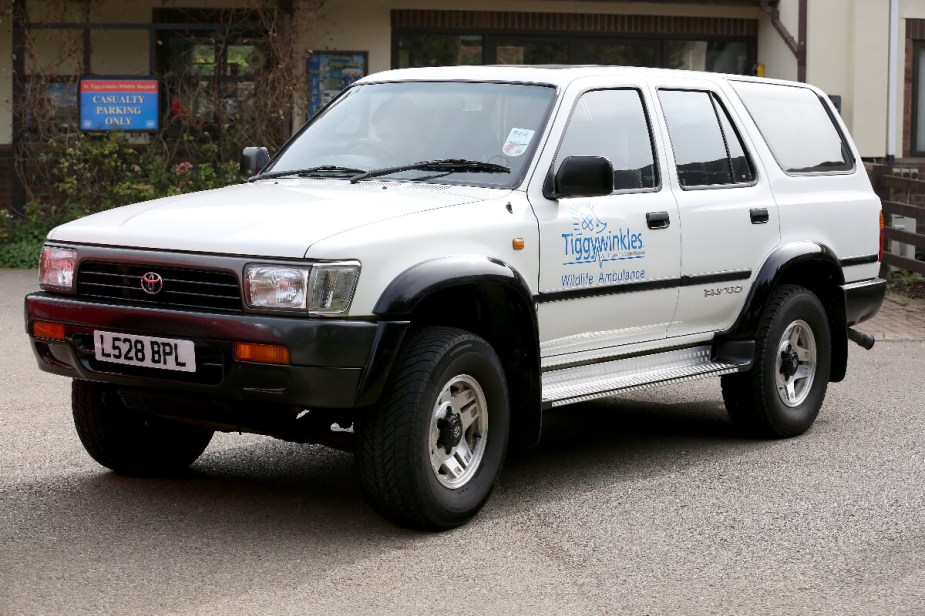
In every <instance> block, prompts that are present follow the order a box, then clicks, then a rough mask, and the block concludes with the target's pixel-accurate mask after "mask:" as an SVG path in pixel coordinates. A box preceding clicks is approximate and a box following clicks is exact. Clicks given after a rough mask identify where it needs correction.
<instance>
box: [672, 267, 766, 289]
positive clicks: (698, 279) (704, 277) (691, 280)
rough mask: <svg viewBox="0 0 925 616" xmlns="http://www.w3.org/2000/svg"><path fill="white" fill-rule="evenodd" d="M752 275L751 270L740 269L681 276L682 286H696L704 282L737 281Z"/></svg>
mask: <svg viewBox="0 0 925 616" xmlns="http://www.w3.org/2000/svg"><path fill="white" fill-rule="evenodd" d="M751 277H752V273H751V271H750V270H738V271H734V272H721V273H719V274H695V275H693V276H681V286H682V287H696V286H699V285H703V284H716V283H719V282H735V281H737V280H748V279H749V278H751Z"/></svg>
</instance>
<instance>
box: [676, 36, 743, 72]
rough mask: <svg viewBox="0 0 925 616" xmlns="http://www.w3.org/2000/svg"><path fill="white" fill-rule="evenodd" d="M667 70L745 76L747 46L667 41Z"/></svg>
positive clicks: (725, 42)
mask: <svg viewBox="0 0 925 616" xmlns="http://www.w3.org/2000/svg"><path fill="white" fill-rule="evenodd" d="M666 66H667V67H668V68H681V69H686V70H689V71H711V72H715V73H733V74H736V75H745V74H747V73H748V72H749V71H750V69H751V67H750V66H748V46H747V45H746V44H745V43H744V42H742V41H669V42H668V62H667V65H666Z"/></svg>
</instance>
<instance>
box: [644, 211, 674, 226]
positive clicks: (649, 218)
mask: <svg viewBox="0 0 925 616" xmlns="http://www.w3.org/2000/svg"><path fill="white" fill-rule="evenodd" d="M646 224H647V225H649V228H650V229H667V228H668V225H670V224H671V219H670V218H669V217H668V212H649V213H647V214H646Z"/></svg>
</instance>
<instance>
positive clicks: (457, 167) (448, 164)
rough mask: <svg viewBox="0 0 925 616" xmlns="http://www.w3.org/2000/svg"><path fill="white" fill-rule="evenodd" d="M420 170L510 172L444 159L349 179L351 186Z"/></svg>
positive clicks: (497, 166)
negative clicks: (360, 182) (401, 172)
mask: <svg viewBox="0 0 925 616" xmlns="http://www.w3.org/2000/svg"><path fill="white" fill-rule="evenodd" d="M415 169H420V170H421V171H445V172H448V173H452V172H468V173H509V172H510V171H511V170H510V168H509V167H505V166H504V165H497V164H495V163H483V162H480V161H477V160H464V159H461V158H444V159H440V160H422V161H420V162H417V163H409V164H407V165H399V166H397V167H383V168H382V169H373V170H371V171H366V172H364V173H361V174H359V175H355V176H353V177H352V178H350V183H351V184H356V183H357V182H359V181H360V180H365V179H367V178H377V177H380V176H383V175H390V174H392V173H398V172H400V171H412V170H415Z"/></svg>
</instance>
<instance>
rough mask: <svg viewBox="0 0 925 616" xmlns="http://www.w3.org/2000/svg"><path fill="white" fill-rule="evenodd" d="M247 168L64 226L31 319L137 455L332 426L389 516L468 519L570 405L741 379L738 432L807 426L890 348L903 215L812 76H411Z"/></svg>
mask: <svg viewBox="0 0 925 616" xmlns="http://www.w3.org/2000/svg"><path fill="white" fill-rule="evenodd" d="M242 168H243V170H244V171H246V172H247V173H248V174H249V175H251V177H250V178H249V180H248V181H247V182H246V183H243V184H241V185H235V186H229V187H227V188H222V189H219V190H212V191H207V192H202V193H197V194H189V195H182V196H176V197H170V198H166V199H159V200H155V201H149V202H145V203H139V204H135V205H129V206H126V207H122V208H118V209H115V210H110V211H107V212H103V213H100V214H95V215H93V216H89V217H87V218H83V219H81V220H77V221H74V222H70V223H68V224H65V225H63V226H60V227H58V228H56V229H54V230H52V231H51V232H50V233H49V235H48V240H47V242H46V244H45V246H44V248H43V251H42V254H41V268H40V283H41V287H42V289H43V291H41V292H37V293H33V294H30V295H29V296H27V297H26V300H25V313H26V329H27V332H28V334H29V335H30V336H31V339H32V346H33V349H34V351H35V356H36V358H37V360H38V365H39V366H40V367H41V369H42V370H45V371H47V372H51V373H54V374H59V375H61V376H66V377H70V378H71V379H73V385H72V387H73V397H72V404H73V409H72V410H73V416H74V423H75V425H76V428H77V433H78V435H79V437H80V439H81V441H82V442H83V445H84V446H85V448H86V450H87V451H88V452H89V454H90V455H91V456H92V457H93V458H94V459H95V460H97V461H98V462H99V463H100V464H102V465H103V466H106V467H108V468H110V469H112V470H114V471H117V472H120V473H128V474H155V473H162V472H169V471H174V470H177V469H182V468H184V467H186V466H188V465H189V464H191V463H192V462H193V461H194V460H195V459H196V458H197V457H198V456H199V455H200V454H201V453H202V452H203V450H204V449H205V448H206V446H207V445H208V443H209V440H210V438H211V437H212V434H213V432H214V431H216V430H220V431H231V432H252V433H258V434H265V435H271V436H274V437H278V438H281V439H286V440H290V441H297V442H312V443H323V444H327V445H332V446H336V447H342V448H347V449H351V450H353V451H354V452H355V456H356V461H357V468H358V471H359V476H360V479H361V484H362V487H363V490H364V492H365V494H366V496H367V498H368V500H369V502H370V503H371V505H372V507H373V508H374V509H375V510H376V511H378V512H379V513H381V514H382V515H384V516H387V517H388V518H390V519H392V520H395V521H396V522H398V523H400V524H404V525H409V526H414V527H422V528H450V527H454V526H458V525H460V524H462V523H464V522H465V521H467V520H468V519H470V518H471V517H472V516H473V515H474V514H475V513H476V512H477V511H478V510H479V509H480V508H481V507H482V505H483V504H484V503H485V501H486V499H487V498H488V496H489V494H490V493H491V491H492V487H493V486H494V485H495V483H496V480H497V479H498V475H499V473H500V471H501V467H502V463H503V462H504V458H505V453H506V451H507V449H508V445H509V443H510V444H513V445H520V446H530V445H533V444H536V443H537V441H538V439H539V437H540V432H541V418H542V413H543V411H544V410H546V409H549V408H551V407H557V406H560V405H568V404H572V403H576V402H581V401H586V400H593V399H595V398H600V397H603V396H612V395H615V394H619V393H621V392H627V391H631V390H635V389H640V388H648V387H652V386H656V385H660V384H663V383H672V382H677V381H683V380H687V379H694V378H699V377H707V376H719V377H721V383H722V396H723V400H724V402H725V405H726V408H727V409H728V412H729V415H730V417H731V419H732V421H734V422H735V423H736V424H738V425H740V426H741V427H742V428H743V429H745V430H747V431H749V432H751V433H753V434H756V435H760V436H763V437H770V438H783V437H791V436H795V435H798V434H801V433H803V432H805V431H806V430H807V429H808V428H809V427H810V426H811V425H812V423H813V421H814V419H815V418H816V415H817V414H818V413H819V410H820V407H821V405H822V403H823V398H824V396H825V392H826V387H827V384H828V383H829V382H836V381H840V380H842V379H843V378H844V377H845V373H846V362H847V356H848V348H847V347H848V341H849V339H851V340H854V341H855V342H858V343H859V344H861V345H862V346H866V347H868V348H869V347H870V345H871V344H872V342H873V340H872V339H871V338H870V337H869V336H867V335H865V334H863V333H861V332H858V331H857V330H854V329H852V328H853V326H854V325H855V324H857V323H859V322H861V321H863V320H865V319H867V318H869V317H871V316H872V315H873V314H874V313H875V312H876V311H877V309H878V308H879V306H880V303H881V302H882V299H883V295H884V290H885V284H884V281H883V280H881V279H879V278H878V272H879V258H880V251H881V247H882V242H883V238H882V223H881V218H880V202H879V201H878V199H877V197H876V196H875V195H874V193H873V191H872V190H871V185H870V182H869V180H868V178H867V175H866V173H865V170H864V167H863V165H862V163H861V161H860V158H859V155H858V152H857V150H856V148H855V146H854V145H853V144H852V142H851V140H850V138H849V136H848V132H847V130H846V129H845V127H844V125H843V124H842V122H841V120H840V119H839V117H838V114H837V112H836V111H835V110H834V109H833V107H832V105H831V104H830V102H829V101H828V99H827V97H826V96H825V95H824V94H823V93H822V92H820V91H819V90H817V89H815V88H813V87H811V86H808V85H806V84H801V83H788V82H781V81H771V80H762V79H756V78H749V77H739V76H728V75H727V76H723V75H716V74H704V73H695V72H674V71H666V70H648V69H631V68H616V67H563V68H551V67H544V68H525V67H456V68H432V69H430V68H429V69H410V70H396V71H390V72H385V73H380V74H376V75H372V76H369V77H366V78H364V79H362V80H360V81H358V82H356V83H355V84H353V85H352V86H351V87H349V88H347V89H346V90H345V91H344V92H343V93H342V94H340V95H339V96H338V97H337V98H336V99H334V100H333V101H332V102H331V103H330V104H329V105H327V106H326V107H325V108H324V109H323V110H322V111H321V112H320V113H319V114H318V115H317V116H315V117H314V118H313V119H312V120H311V121H310V122H308V124H307V125H306V126H304V127H303V128H302V129H301V130H300V131H299V132H298V134H296V135H295V137H293V138H292V139H291V140H290V141H289V143H287V144H286V145H285V146H284V147H283V148H282V149H281V150H280V151H279V152H278V153H276V155H275V156H273V157H272V159H271V158H270V157H269V156H268V154H267V151H266V149H264V148H248V149H246V150H245V151H244V154H243V156H242Z"/></svg>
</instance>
